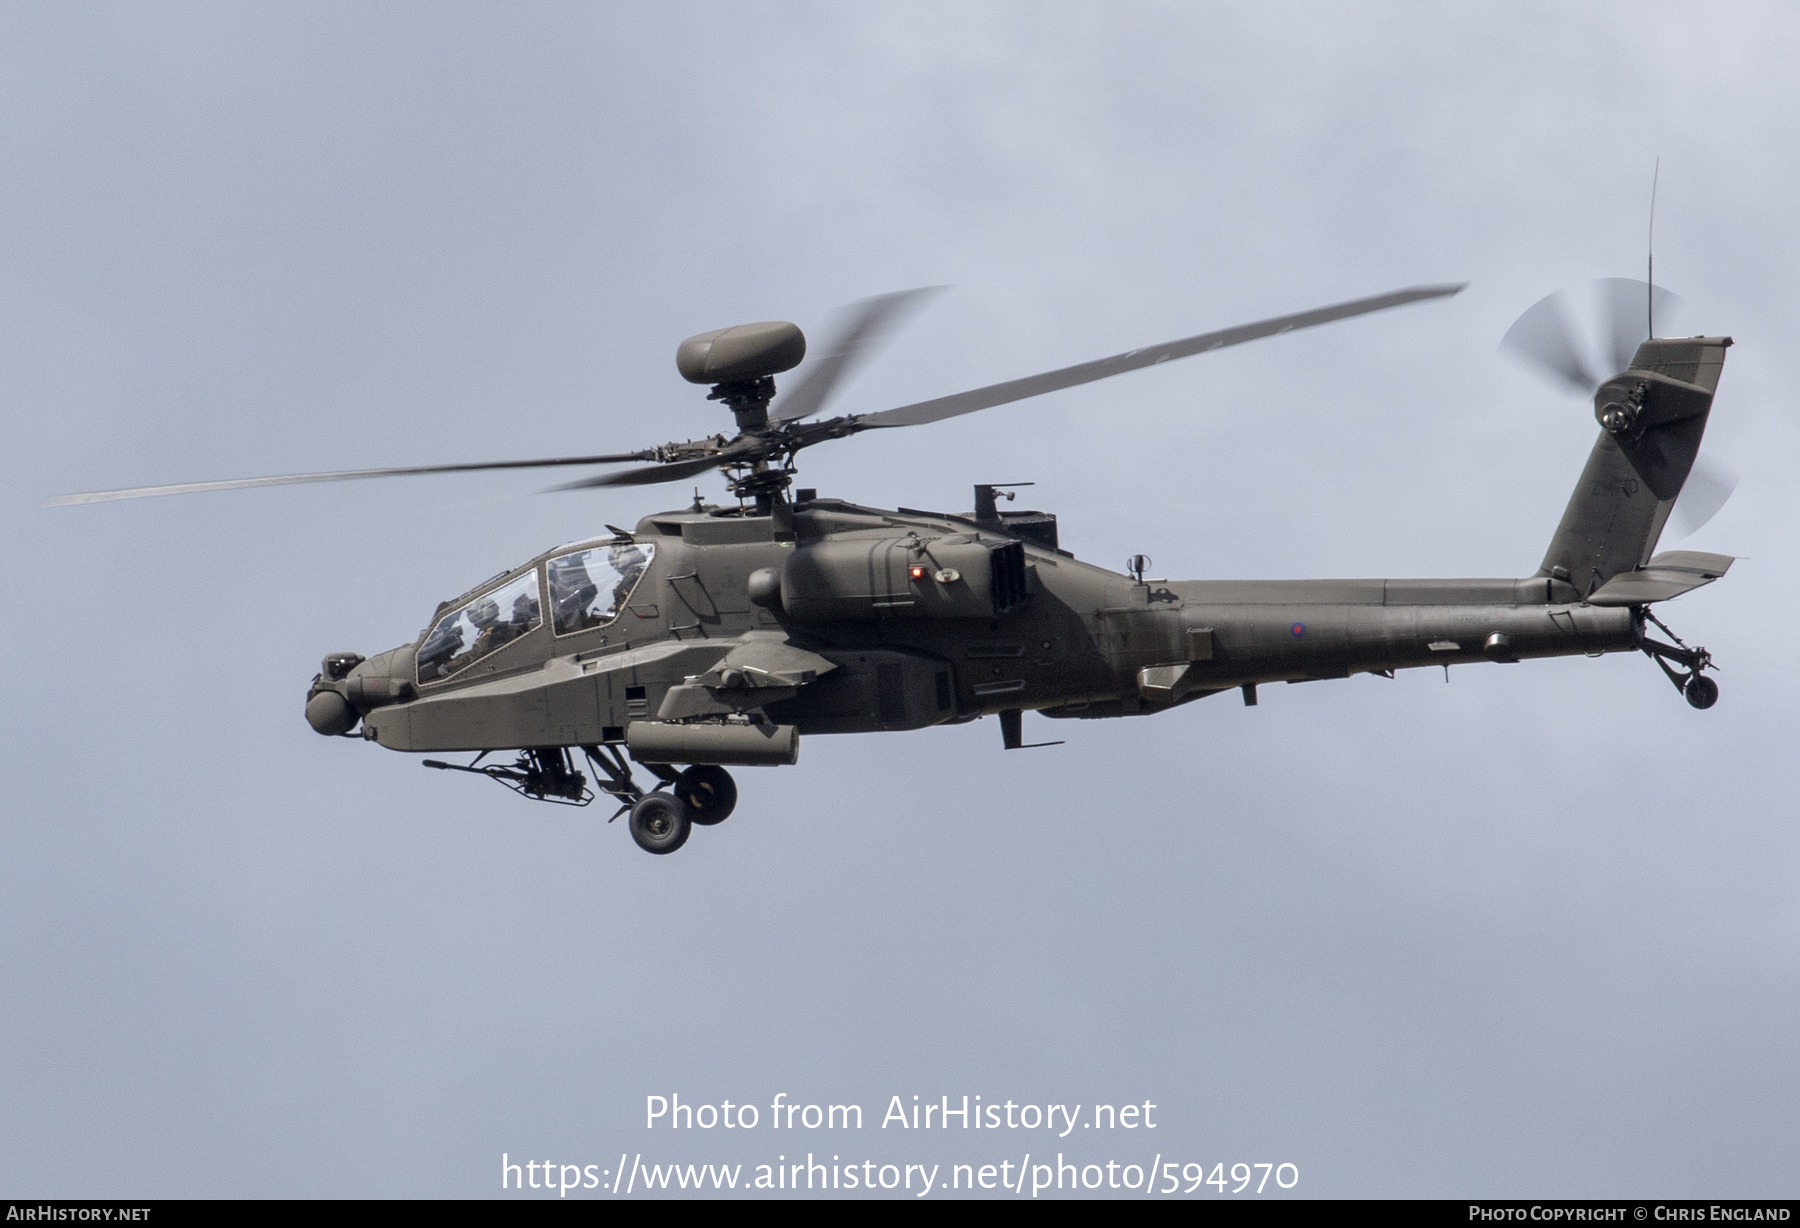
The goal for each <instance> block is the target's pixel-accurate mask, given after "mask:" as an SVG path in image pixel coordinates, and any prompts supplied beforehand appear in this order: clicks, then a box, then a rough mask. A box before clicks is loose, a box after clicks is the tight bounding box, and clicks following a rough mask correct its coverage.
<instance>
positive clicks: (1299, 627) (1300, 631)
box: [1288, 623, 1306, 639]
mask: <svg viewBox="0 0 1800 1228" xmlns="http://www.w3.org/2000/svg"><path fill="white" fill-rule="evenodd" d="M1288 634H1289V635H1291V636H1293V637H1294V638H1296V639H1298V638H1299V637H1300V636H1303V635H1305V634H1306V624H1305V623H1295V624H1294V625H1293V626H1291V627H1289V628H1288Z"/></svg>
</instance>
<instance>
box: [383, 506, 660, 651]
mask: <svg viewBox="0 0 1800 1228" xmlns="http://www.w3.org/2000/svg"><path fill="white" fill-rule="evenodd" d="M655 557H656V547H655V546H654V545H653V544H650V543H645V544H643V545H639V544H638V543H636V542H631V541H613V542H607V543H605V544H603V545H597V546H588V547H584V548H580V549H576V550H571V551H568V552H566V553H563V554H557V555H552V556H551V557H550V558H549V559H548V560H546V561H545V562H544V563H543V564H542V565H541V566H538V567H535V568H533V569H532V570H530V571H528V572H526V573H525V574H524V575H522V576H515V577H513V578H512V579H511V580H508V581H506V582H504V583H502V584H499V585H497V586H495V587H493V588H490V589H488V590H486V591H485V592H483V593H481V594H479V595H478V596H476V597H475V598H473V599H472V600H470V601H468V602H467V603H465V604H464V605H462V606H461V607H460V608H458V609H454V610H450V611H448V612H446V613H445V614H444V615H443V616H442V617H440V618H439V619H438V620H437V622H435V623H433V624H432V627H431V630H430V631H429V632H428V633H427V634H426V636H425V641H424V643H422V644H421V645H420V646H419V654H418V662H419V682H420V684H421V685H423V684H426V683H431V682H442V681H443V680H445V679H446V678H450V677H453V676H454V675H456V674H458V673H461V672H462V671H463V670H465V669H467V668H468V667H469V666H471V665H473V664H474V663H475V662H477V661H479V660H481V659H482V658H483V657H485V656H487V655H488V654H489V653H491V652H494V651H496V650H498V649H500V648H502V647H504V646H505V645H507V644H510V643H512V642H513V641H514V640H516V639H519V638H520V637H521V636H524V635H527V634H529V633H530V632H532V631H535V630H537V628H538V626H539V625H540V624H541V623H542V622H543V615H542V606H541V602H542V600H543V594H545V593H546V592H547V593H548V599H549V603H550V619H551V624H552V626H553V628H554V629H555V632H556V634H557V635H573V634H575V633H576V632H580V631H587V630H590V629H592V628H595V627H603V626H605V625H606V624H608V623H610V622H612V621H613V619H615V618H617V617H618V616H619V612H620V611H621V610H623V609H624V608H625V603H626V602H627V601H628V600H630V598H631V591H632V590H633V589H634V588H636V587H637V584H638V581H639V580H640V579H641V578H642V577H643V574H644V569H645V568H647V567H648V566H649V565H650V560H651V559H653V558H655Z"/></svg>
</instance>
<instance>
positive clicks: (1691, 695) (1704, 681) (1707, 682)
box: [1681, 674, 1719, 708]
mask: <svg viewBox="0 0 1800 1228" xmlns="http://www.w3.org/2000/svg"><path fill="white" fill-rule="evenodd" d="M1681 693H1682V694H1683V695H1685V696H1687V701H1688V703H1690V704H1692V705H1693V706H1694V707H1696V708H1710V707H1712V706H1713V705H1714V704H1716V703H1718V702H1719V684H1718V683H1716V682H1714V681H1713V680H1712V679H1711V678H1708V677H1706V676H1705V675H1704V674H1695V675H1694V676H1693V677H1692V678H1689V679H1688V680H1687V685H1686V686H1684V687H1682V688H1681Z"/></svg>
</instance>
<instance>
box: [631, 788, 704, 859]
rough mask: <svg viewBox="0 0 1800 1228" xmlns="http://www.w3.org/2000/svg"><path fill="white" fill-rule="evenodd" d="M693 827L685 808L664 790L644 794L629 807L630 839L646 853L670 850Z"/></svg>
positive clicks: (667, 851)
mask: <svg viewBox="0 0 1800 1228" xmlns="http://www.w3.org/2000/svg"><path fill="white" fill-rule="evenodd" d="M693 829H694V828H693V824H692V822H691V820H689V818H688V812H687V807H686V806H684V805H682V804H681V799H680V798H678V797H674V796H672V795H670V794H668V793H646V794H645V795H644V796H643V797H641V798H639V799H638V803H637V805H635V806H633V807H632V808H631V838H632V839H633V840H636V841H637V844H638V847H639V848H641V849H643V850H644V851H645V852H646V853H673V852H674V851H675V850H676V849H678V848H680V847H681V846H682V845H684V844H686V843H687V838H688V833H689V832H691V831H693Z"/></svg>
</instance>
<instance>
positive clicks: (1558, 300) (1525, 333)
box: [1500, 290, 1635, 393]
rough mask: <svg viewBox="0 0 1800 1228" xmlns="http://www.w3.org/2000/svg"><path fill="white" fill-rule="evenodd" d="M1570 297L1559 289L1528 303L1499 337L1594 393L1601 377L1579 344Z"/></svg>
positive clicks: (1553, 372)
mask: <svg viewBox="0 0 1800 1228" xmlns="http://www.w3.org/2000/svg"><path fill="white" fill-rule="evenodd" d="M1568 300H1569V292H1568V291H1567V290H1558V291H1557V292H1556V293H1554V294H1548V295H1545V296H1544V297H1543V298H1541V299H1539V300H1538V301H1537V302H1535V303H1533V304H1532V305H1531V306H1530V307H1527V308H1526V309H1525V314H1524V315H1522V316H1520V317H1519V318H1518V319H1517V320H1515V321H1513V326H1512V327H1511V328H1509V329H1507V330H1506V336H1504V337H1502V338H1501V339H1500V349H1501V351H1502V352H1505V351H1511V352H1512V353H1513V354H1514V355H1515V356H1517V357H1521V358H1524V359H1527V360H1528V361H1530V362H1533V363H1536V364H1537V365H1538V366H1539V367H1541V368H1543V370H1545V371H1546V372H1548V373H1549V374H1551V375H1554V376H1555V377H1556V378H1557V379H1559V380H1561V381H1562V382H1563V383H1564V384H1565V385H1567V386H1568V387H1569V388H1572V389H1573V390H1575V391H1576V392H1584V393H1592V392H1593V391H1594V389H1596V388H1598V387H1599V386H1600V377H1599V376H1597V375H1595V374H1594V373H1593V372H1592V371H1591V370H1589V369H1588V365H1587V363H1586V362H1584V361H1583V360H1582V357H1581V352H1580V350H1579V349H1577V348H1576V345H1575V332H1574V327H1573V325H1572V324H1571V323H1570V321H1569V311H1568V306H1567V305H1568ZM1633 348H1635V346H1634V347H1633ZM1620 370H1624V368H1623V367H1621V368H1620Z"/></svg>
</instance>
